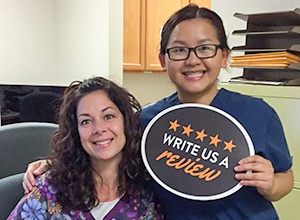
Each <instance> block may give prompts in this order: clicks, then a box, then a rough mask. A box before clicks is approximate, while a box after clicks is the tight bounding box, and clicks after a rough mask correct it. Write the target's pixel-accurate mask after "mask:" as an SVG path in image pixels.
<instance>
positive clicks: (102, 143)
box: [96, 140, 111, 145]
mask: <svg viewBox="0 0 300 220" xmlns="http://www.w3.org/2000/svg"><path fill="white" fill-rule="evenodd" d="M109 142H111V140H107V141H101V142H96V144H97V145H104V144H108V143H109Z"/></svg>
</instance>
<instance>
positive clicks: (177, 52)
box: [166, 44, 222, 61]
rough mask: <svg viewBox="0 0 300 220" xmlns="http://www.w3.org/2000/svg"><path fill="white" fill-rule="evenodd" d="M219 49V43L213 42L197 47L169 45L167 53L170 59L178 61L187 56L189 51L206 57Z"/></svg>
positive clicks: (199, 56) (202, 57) (200, 56)
mask: <svg viewBox="0 0 300 220" xmlns="http://www.w3.org/2000/svg"><path fill="white" fill-rule="evenodd" d="M219 48H220V49H221V48H222V47H221V45H215V44H203V45H199V46H197V47H194V48H192V47H171V48H168V49H167V50H166V51H167V54H168V56H169V58H170V60H173V61H180V60H186V59H187V58H189V56H190V53H191V51H194V53H195V54H196V56H197V57H198V58H199V59H207V58H211V57H214V56H216V54H217V51H218V49H219Z"/></svg>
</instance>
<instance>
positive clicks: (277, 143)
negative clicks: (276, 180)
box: [264, 109, 292, 172]
mask: <svg viewBox="0 0 300 220" xmlns="http://www.w3.org/2000/svg"><path fill="white" fill-rule="evenodd" d="M265 141H266V145H265V147H266V149H265V152H264V156H265V157H266V158H267V159H269V160H270V161H271V162H272V164H273V167H274V170H275V172H284V171H287V170H288V169H290V168H291V166H292V158H291V154H290V151H289V148H288V146H287V142H286V138H285V135H284V131H283V127H282V124H281V121H280V119H279V117H278V115H277V113H276V112H275V111H274V109H272V115H271V117H270V120H269V123H268V125H267V127H266V140H265Z"/></svg>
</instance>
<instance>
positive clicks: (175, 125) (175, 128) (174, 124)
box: [169, 119, 180, 132]
mask: <svg viewBox="0 0 300 220" xmlns="http://www.w3.org/2000/svg"><path fill="white" fill-rule="evenodd" d="M177 121H178V120H177V119H176V120H175V121H174V122H172V121H170V125H171V126H170V127H169V130H171V129H173V130H174V131H175V132H176V130H177V128H178V127H179V126H180V125H179V124H178V123H177Z"/></svg>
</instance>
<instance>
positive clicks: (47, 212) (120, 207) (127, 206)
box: [7, 174, 164, 220]
mask: <svg viewBox="0 0 300 220" xmlns="http://www.w3.org/2000/svg"><path fill="white" fill-rule="evenodd" d="M159 208H160V205H158V204H156V203H155V202H154V200H153V196H152V194H146V193H144V194H143V198H142V199H139V200H138V199H135V198H133V197H132V196H130V195H128V194H127V193H125V195H124V196H123V197H122V198H121V199H120V201H119V202H118V203H117V204H116V205H115V206H114V208H113V209H112V210H111V211H110V212H109V213H108V214H107V215H106V216H105V218H104V220H121V219H124V220H126V219H143V220H150V219H151V220H152V219H157V220H161V219H164V218H163V216H162V215H160V214H158V213H157V209H159ZM20 219H30V220H45V219H50V220H56V219H65V220H75V219H76V220H94V219H95V218H94V217H93V216H92V215H91V213H90V212H82V211H80V210H70V209H65V208H63V207H62V206H61V205H60V203H59V202H58V201H57V199H56V190H55V187H54V186H53V185H50V184H49V182H48V178H47V176H46V174H44V175H42V176H40V177H38V178H37V182H36V186H35V187H34V189H33V190H32V192H31V193H30V194H28V195H25V196H24V197H23V198H22V199H21V200H20V201H19V203H18V204H17V206H16V207H15V209H14V210H13V211H12V212H11V214H10V216H9V217H8V219H7V220H20Z"/></svg>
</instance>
